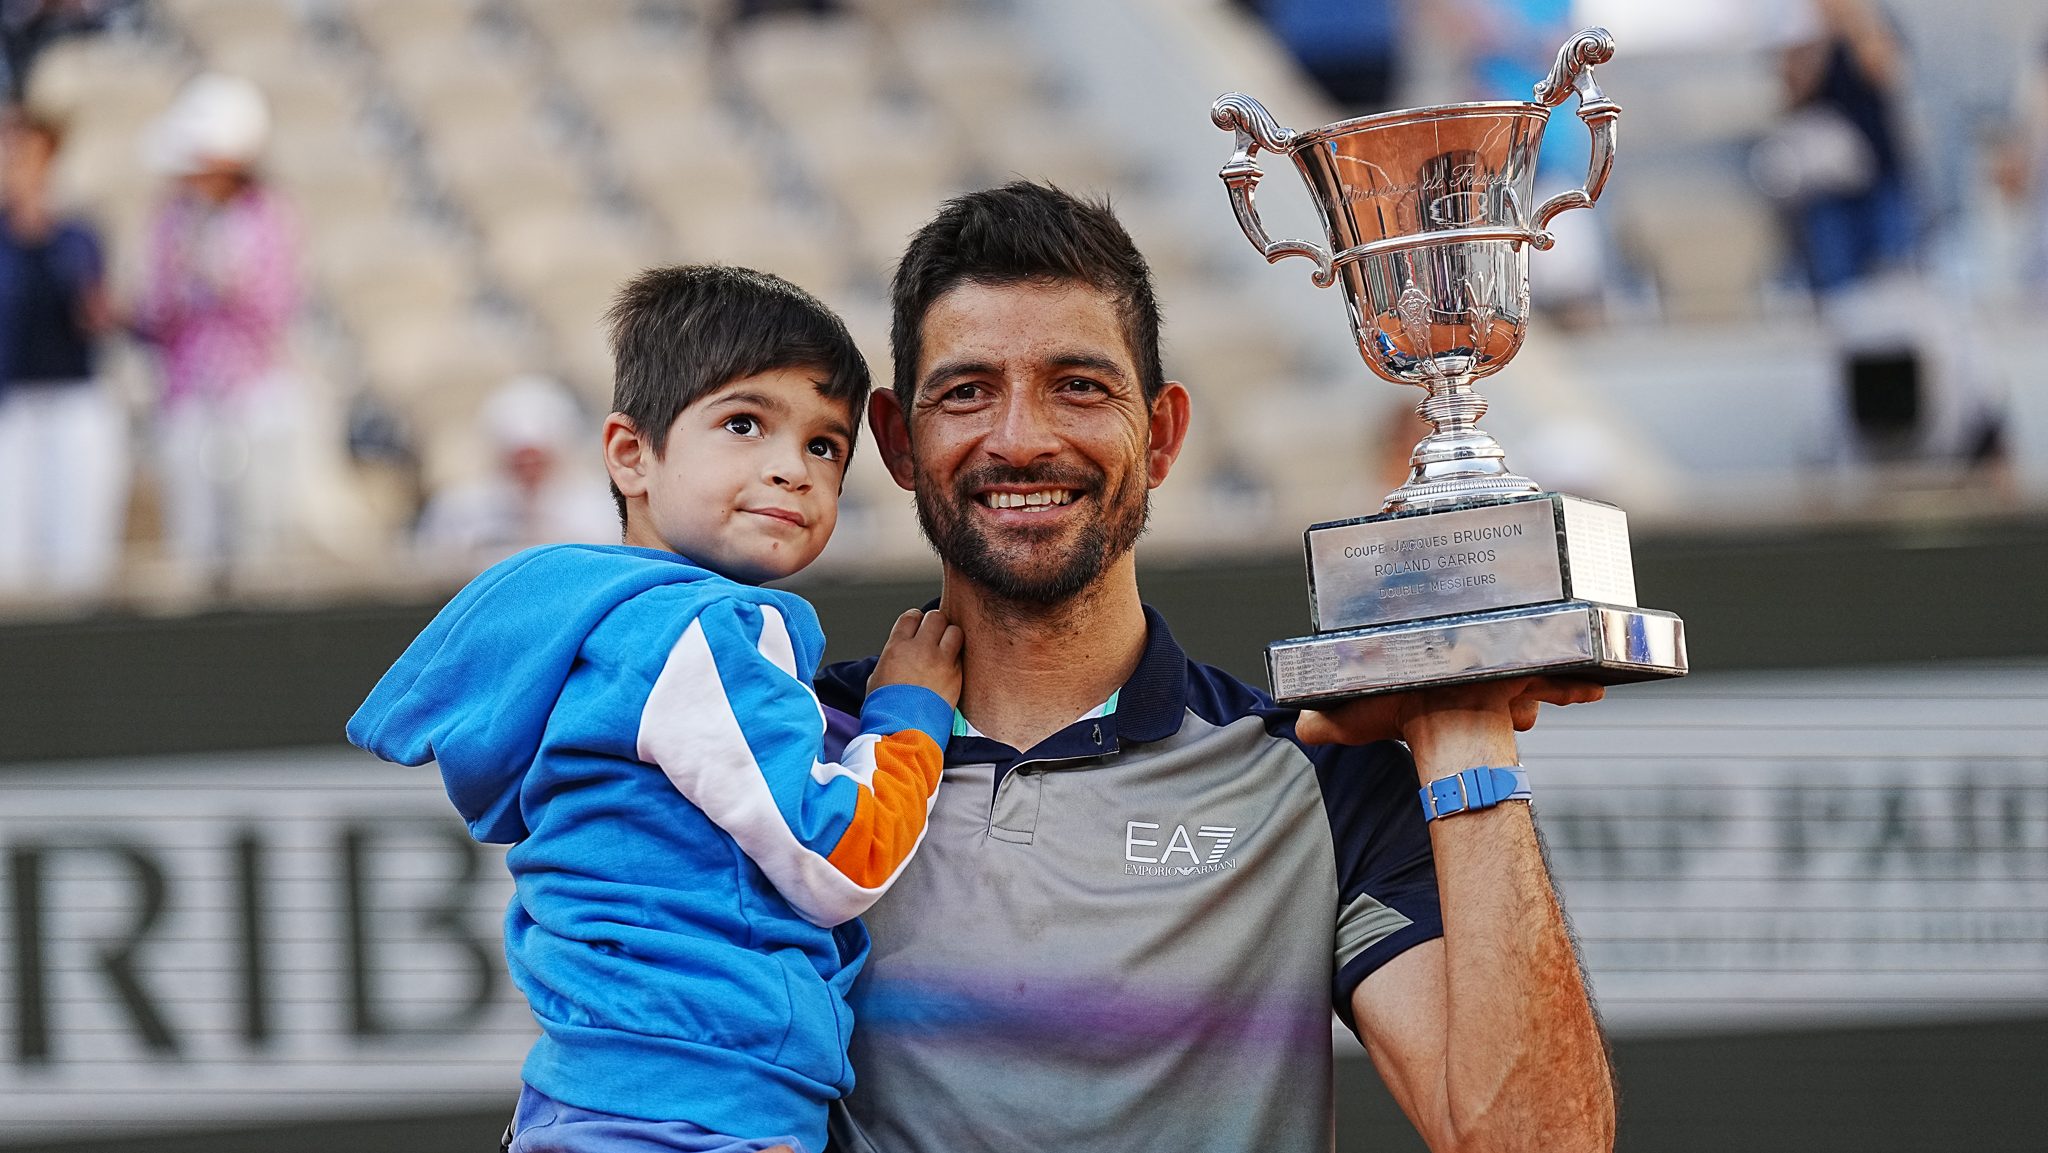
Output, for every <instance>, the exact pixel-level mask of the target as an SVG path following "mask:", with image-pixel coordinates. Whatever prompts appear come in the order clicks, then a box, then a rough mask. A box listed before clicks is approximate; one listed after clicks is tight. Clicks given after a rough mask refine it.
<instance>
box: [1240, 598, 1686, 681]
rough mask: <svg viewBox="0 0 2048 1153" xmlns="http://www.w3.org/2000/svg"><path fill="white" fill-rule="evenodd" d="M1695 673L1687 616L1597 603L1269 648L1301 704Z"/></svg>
mask: <svg viewBox="0 0 2048 1153" xmlns="http://www.w3.org/2000/svg"><path fill="white" fill-rule="evenodd" d="M1685 673H1686V656H1685V623H1684V622H1683V621H1681V620H1679V619H1678V617H1676V616H1674V615H1673V614H1671V613H1667V612H1660V611H1658V610H1656V609H1641V608H1631V607H1628V606H1625V605H1613V604H1603V603H1601V602H1598V601H1588V600H1569V601H1554V602H1551V603H1549V604H1539V605H1527V606H1524V607H1521V608H1512V609H1494V610H1490V611H1486V612H1474V613H1463V614H1459V615H1456V616H1443V617H1432V618H1430V619H1428V620H1418V621H1402V622H1399V623H1396V624H1382V625H1374V626H1371V627H1368V628H1358V629H1345V630H1341V631H1337V632H1326V633H1317V634H1316V635H1314V636H1306V637H1295V638H1293V639H1292V640H1284V641H1275V642H1273V643H1272V644H1270V645H1268V646H1266V674H1267V678H1268V682H1269V683H1270V684H1271V685H1272V686H1273V698H1274V699H1275V700H1276V701H1278V702H1279V703H1281V704H1283V705H1296V706H1310V705H1318V704H1327V703H1330V702H1333V701H1340V700H1345V699H1348V698H1351V697H1365V696H1374V695H1377V694H1380V693H1396V692H1404V691H1406V690H1409V689H1419V688H1432V687H1438V686H1443V685H1458V684H1468V683H1472V682H1476V681H1496V680H1507V679H1509V678H1512V677H1524V676H1534V675H1543V676H1560V677H1570V678H1574V679H1579V680H1589V681H1597V682H1599V683H1601V684H1610V685H1611V684H1623V683H1626V682H1629V681H1648V680H1660V679H1663V678H1666V677H1682V676H1684V675H1685Z"/></svg>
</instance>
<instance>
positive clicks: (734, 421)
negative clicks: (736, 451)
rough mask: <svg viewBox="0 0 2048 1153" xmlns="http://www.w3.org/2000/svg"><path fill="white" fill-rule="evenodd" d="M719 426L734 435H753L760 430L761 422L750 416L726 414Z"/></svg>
mask: <svg viewBox="0 0 2048 1153" xmlns="http://www.w3.org/2000/svg"><path fill="white" fill-rule="evenodd" d="M719 427H721V428H723V429H725V431H727V432H729V433H732V434H734V435H736V436H753V435H755V434H756V433H758V432H760V431H761V422H760V421H758V420H755V419H754V418H753V417H751V416H728V417H726V418H725V420H724V421H723V422H721V424H720V426H719Z"/></svg>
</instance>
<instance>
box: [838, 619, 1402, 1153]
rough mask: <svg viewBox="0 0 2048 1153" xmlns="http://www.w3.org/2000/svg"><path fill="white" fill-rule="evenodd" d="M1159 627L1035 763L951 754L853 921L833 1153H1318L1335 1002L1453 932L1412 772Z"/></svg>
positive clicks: (853, 673)
mask: <svg viewBox="0 0 2048 1153" xmlns="http://www.w3.org/2000/svg"><path fill="white" fill-rule="evenodd" d="M1146 620H1147V623H1148V625H1149V629H1150V632H1149V636H1148V639H1147V643H1146V648H1145V653H1144V656H1143V658H1142V659H1141V661H1140V663H1139V666H1138V669H1137V671H1136V672H1135V673H1133V674H1132V676H1131V679H1130V681H1129V682H1127V683H1126V684H1125V685H1124V686H1123V688H1122V689H1121V690H1120V691H1119V693H1118V695H1117V697H1116V703H1115V709H1114V711H1112V712H1110V713H1108V714H1106V715H1104V716H1100V717H1092V718H1085V719H1083V720H1081V721H1078V722H1076V723H1075V724H1073V725H1070V726H1068V727H1067V728H1066V729H1063V730H1061V731H1060V732H1058V733H1055V734H1054V735H1053V736H1051V737H1048V738H1047V739H1046V740H1045V741H1043V742H1041V743H1040V744H1039V745H1038V746H1037V747H1036V748H1033V749H1030V750H1027V751H1022V752H1020V751H1018V750H1016V749H1012V748H1010V747H1009V746H1007V745H1004V744H1002V743H1001V742H998V741H994V740H991V739H988V738H986V737H980V736H973V735H968V736H958V737H955V738H954V739H953V741H952V743H951V744H950V745H949V747H948V749H947V753H946V769H945V776H944V781H943V784H942V786H941V788H940V789H939V794H938V798H937V803H936V806H935V807H934V809H933V810H932V816H931V825H930V828H929V830H928V832H927V833H926V835H925V840H924V843H923V845H922V847H921V848H920V849H919V850H918V854H917V856H916V858H915V859H914V860H912V862H911V863H910V865H909V866H908V867H907V868H905V869H904V871H903V874H902V876H901V877H899V878H898V880H897V882H896V885H895V887H894V888H893V889H892V890H891V891H890V893H889V895H888V896H887V897H885V898H884V899H883V900H882V901H881V902H880V903H879V904H877V905H876V906H875V908H874V909H873V910H872V911H871V912H869V913H868V915H867V916H866V918H865V920H866V923H867V927H868V930H869V932H870V933H871V934H872V936H873V940H874V948H873V952H872V953H871V955H870V956H869V958H868V961H867V967H866V969H865V970H864V971H863V973H862V974H861V978H860V980H859V982H858V983H857V984H856V986H855V987H854V993H853V1006H854V1014H855V1024H854V1032H853V1042H852V1050H851V1054H852V1058H853V1067H854V1074H855V1078H856V1081H855V1086H854V1091H853V1094H852V1096H850V1097H849V1098H848V1099H847V1100H846V1101H845V1102H844V1103H843V1104H842V1105H841V1106H839V1107H837V1108H835V1110H834V1115H833V1126H832V1134H833V1143H834V1148H835V1149H837V1150H841V1151H842V1153H973V1151H975V1150H991V1151H993V1150H1001V1151H1003V1153H1013V1151H1016V1150H1118V1151H1131V1153H1135V1151H1141V1150H1155V1149H1156V1150H1161V1151H1166V1150H1171V1151H1173V1153H1190V1151H1196V1150H1200V1151H1211V1150H1214V1151H1228V1150H1244V1151H1246V1153H1252V1151H1257V1153H1292V1151H1296V1150H1301V1151H1307V1150H1322V1149H1327V1148H1329V1147H1330V1144H1331V1115H1332V1111H1331V1104H1332V1102H1331V1060H1332V1051H1331V1043H1330V1040H1331V1039H1330V1014H1331V1011H1332V1009H1333V1008H1334V1009H1335V1010H1336V1012H1337V1013H1338V1014H1339V1015H1340V1016H1343V1017H1345V1018H1347V1019H1348V1018H1349V1015H1350V1006H1349V1002H1350V996H1351V991H1352V990H1353V989H1354V988H1355V987H1356V986H1357V985H1358V983H1359V982H1360V981H1362V980H1364V978H1365V977H1366V975H1367V974H1369V973H1371V972H1372V971H1373V970H1374V969H1376V968H1378V967H1379V966H1380V965H1382V964H1385V963H1386V961H1387V960H1388V959H1389V958H1392V957H1393V956H1395V955H1396V954H1398V953H1400V952H1401V951H1403V950H1405V949H1407V948H1409V947H1410V946H1413V945H1415V944H1418V943H1420V942H1422V941H1426V940H1429V939H1430V938H1433V937H1437V936H1440V935H1442V922H1441V917H1440V914H1439V911H1438V906H1437V891H1436V876H1435V870H1434V867H1433V865H1432V863H1431V860H1430V852H1429V835H1428V831H1427V829H1426V827H1425V825H1424V822H1423V820H1422V813H1421V808H1420V806H1419V805H1417V803H1416V800H1415V789H1416V777H1415V770H1414V767H1413V764H1412V762H1411V761H1410V759H1409V757H1408V754H1407V751H1406V749H1404V748H1403V747H1402V746H1400V745H1398V744H1394V743H1391V742H1389V743H1383V744H1379V745H1371V746H1367V747H1364V748H1355V749H1353V748H1337V747H1328V746H1313V745H1303V744H1301V743H1300V742H1298V741H1296V740H1295V738H1294V717H1295V714H1294V712H1293V711H1292V710H1287V709H1281V708H1277V707H1275V706H1274V705H1273V703H1272V702H1271V701H1270V700H1269V699H1268V698H1267V697H1266V696H1265V695H1264V694H1263V693H1260V692H1259V691H1257V690H1255V689H1253V688H1250V687H1249V686H1247V685H1245V684H1243V683H1242V682H1240V681H1238V680H1237V679H1235V678H1233V677H1231V676H1229V675H1228V674H1226V673H1223V672H1220V671H1218V670H1216V669H1213V668H1210V667H1208V666H1206V665H1201V664H1197V663H1195V662H1193V661H1190V660H1189V659H1188V658H1187V656H1186V655H1185V654H1184V653H1183V652H1182V651H1181V649H1180V647H1179V646H1178V645H1177V644H1175V643H1174V640H1173V636H1172V634H1171V633H1169V632H1168V631H1167V628H1166V624H1165V622H1164V621H1163V620H1161V619H1160V618H1159V616H1158V615H1157V614H1156V613H1153V612H1152V611H1151V610H1150V609H1147V610H1146ZM872 667H873V662H872V661H865V662H856V663H853V664H846V665H835V666H833V667H831V668H829V669H827V670H825V671H824V673H823V674H822V675H821V676H820V678H819V682H818V690H819V696H820V698H821V699H822V700H823V701H824V702H825V704H826V705H827V706H828V708H829V709H830V710H845V711H849V712H850V711H854V710H856V709H857V708H858V705H859V701H860V694H861V691H862V686H864V685H865V684H866V682H867V677H868V673H869V672H870V671H871V669H872ZM834 719H835V722H836V721H837V720H838V718H834ZM832 727H833V730H834V732H835V733H838V734H841V735H842V737H841V739H843V734H844V732H845V731H846V726H844V725H842V724H838V723H835V724H834V725H833V726H832Z"/></svg>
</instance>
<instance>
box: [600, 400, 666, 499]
mask: <svg viewBox="0 0 2048 1153" xmlns="http://www.w3.org/2000/svg"><path fill="white" fill-rule="evenodd" d="M654 464H655V460H654V446H653V445H650V444H648V443H647V440H646V438H644V437H642V436H641V435H640V429H639V426H637V425H635V424H634V423H633V419H632V418H631V417H629V416H627V415H626V414H624V413H622V412H615V413H613V414H611V415H610V416H608V417H605V418H604V470H605V471H606V472H608V473H610V474H611V477H612V484H613V485H614V486H616V487H617V488H618V490H619V494H620V495H621V496H624V497H625V498H626V499H628V500H631V499H632V498H634V497H636V496H646V495H647V473H648V471H649V470H650V469H652V468H653V467H654Z"/></svg>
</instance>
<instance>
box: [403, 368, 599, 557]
mask: <svg viewBox="0 0 2048 1153" xmlns="http://www.w3.org/2000/svg"><path fill="white" fill-rule="evenodd" d="M477 421H478V425H479V426H480V431H481V432H482V433H483V438H484V440H485V441H486V442H487V444H488V447H489V449H490V451H491V456H492V459H491V461H490V471H489V472H488V473H487V474H486V475H484V476H482V477H479V478H477V479H474V480H468V481H459V482H456V483H453V484H450V485H448V486H447V487H445V488H443V489H442V490H441V491H440V492H438V493H436V494H435V495H434V497H433V499H432V500H430V501H429V502H428V503H427V508H426V512H425V513H424V514H423V515H422V516H421V518H420V526H419V530H418V533H417V535H416V538H415V539H416V541H417V544H418V548H419V551H420V553H421V556H422V559H423V560H426V561H427V562H429V563H431V564H436V565H447V566H452V567H458V568H462V569H464V570H466V571H481V570H483V569H484V568H487V567H489V566H490V565H492V564H495V563H496V562H498V561H500V560H503V559H505V558H506V557H508V556H511V555H512V554H513V553H515V552H518V551H519V550H520V549H524V548H531V547H533V546H534V545H541V544H563V543H585V544H617V543H618V539H619V521H618V515H617V513H616V512H615V511H614V509H613V507H612V501H611V495H610V491H609V490H608V489H607V488H606V487H605V478H604V475H603V474H602V473H600V472H599V471H598V470H597V469H596V468H595V467H593V466H594V465H595V458H594V457H593V458H591V459H590V460H588V461H578V460H577V459H576V458H575V456H574V455H573V450H574V448H575V447H576V446H578V445H580V443H581V441H582V436H581V433H582V431H583V429H584V427H585V425H586V424H588V421H587V420H586V419H585V417H584V414H583V412H582V411H581V410H580V409H579V408H578V407H577V404H576V400H575V398H574V397H572V396H570V395H569V393H568V391H567V390H566V389H564V388H563V387H562V386H561V385H560V384H558V383H556V382H555V381H553V380H550V379H548V378H546V377H542V376H519V377H514V378H513V379H512V380H510V381H507V382H506V383H505V384H503V385H501V386H499V388H498V390H497V391H496V392H494V393H492V394H491V397H490V399H489V400H487V401H485V402H484V405H483V409H482V411H481V412H479V413H478V417H477Z"/></svg>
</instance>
